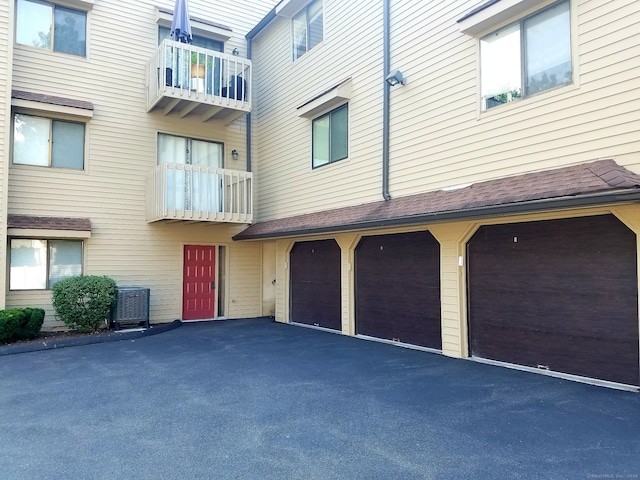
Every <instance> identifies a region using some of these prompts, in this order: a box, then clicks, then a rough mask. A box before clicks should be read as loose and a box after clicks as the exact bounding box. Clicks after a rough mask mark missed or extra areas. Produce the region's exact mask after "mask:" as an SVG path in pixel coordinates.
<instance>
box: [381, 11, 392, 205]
mask: <svg viewBox="0 0 640 480" xmlns="http://www.w3.org/2000/svg"><path fill="white" fill-rule="evenodd" d="M382 9H383V12H382V29H383V42H382V43H383V46H382V49H383V57H384V58H383V70H384V72H383V73H382V84H383V89H384V90H383V92H384V93H383V100H382V198H384V199H385V200H391V195H390V194H389V117H390V115H389V104H390V99H391V85H389V84H388V83H387V81H386V77H387V75H388V74H389V70H390V68H391V67H390V64H391V27H390V24H391V21H390V20H391V0H382Z"/></svg>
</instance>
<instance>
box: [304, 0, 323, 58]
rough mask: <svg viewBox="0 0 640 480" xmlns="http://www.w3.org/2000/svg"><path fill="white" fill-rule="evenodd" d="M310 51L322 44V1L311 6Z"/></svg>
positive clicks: (309, 15)
mask: <svg viewBox="0 0 640 480" xmlns="http://www.w3.org/2000/svg"><path fill="white" fill-rule="evenodd" d="M307 15H308V17H309V50H311V49H312V48H313V47H315V46H316V45H318V44H319V43H320V42H322V30H323V25H322V0H317V1H315V2H313V3H312V4H311V5H309V10H308V13H307Z"/></svg>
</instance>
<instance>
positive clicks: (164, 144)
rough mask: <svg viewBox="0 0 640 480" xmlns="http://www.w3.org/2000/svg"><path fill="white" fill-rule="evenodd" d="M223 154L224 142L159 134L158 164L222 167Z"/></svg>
mask: <svg viewBox="0 0 640 480" xmlns="http://www.w3.org/2000/svg"><path fill="white" fill-rule="evenodd" d="M222 156H223V145H222V143H218V142H210V141H206V140H196V139H194V138H187V137H178V136H176V135H168V134H166V133H159V134H158V165H162V164H163V163H177V164H181V165H196V166H199V167H210V168H222Z"/></svg>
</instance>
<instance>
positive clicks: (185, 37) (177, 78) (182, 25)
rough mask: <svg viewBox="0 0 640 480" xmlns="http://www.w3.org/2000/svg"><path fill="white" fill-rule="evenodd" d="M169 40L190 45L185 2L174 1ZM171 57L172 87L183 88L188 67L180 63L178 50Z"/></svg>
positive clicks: (189, 26)
mask: <svg viewBox="0 0 640 480" xmlns="http://www.w3.org/2000/svg"><path fill="white" fill-rule="evenodd" d="M171 38H172V39H173V40H174V41H176V42H181V43H191V40H192V37H191V21H190V20H189V6H188V5H187V0H176V5H175V8H174V9H173V20H172V21H171ZM172 57H173V59H174V61H175V63H174V64H173V65H172V70H173V72H174V75H173V76H174V78H173V85H174V86H176V87H180V86H182V87H184V85H183V83H184V82H185V81H188V80H187V79H188V73H187V69H188V68H189V67H188V66H187V64H186V62H185V60H182V62H181V61H180V49H177V51H176V54H175V56H173V55H172ZM189 60H190V59H189ZM172 63H173V62H172Z"/></svg>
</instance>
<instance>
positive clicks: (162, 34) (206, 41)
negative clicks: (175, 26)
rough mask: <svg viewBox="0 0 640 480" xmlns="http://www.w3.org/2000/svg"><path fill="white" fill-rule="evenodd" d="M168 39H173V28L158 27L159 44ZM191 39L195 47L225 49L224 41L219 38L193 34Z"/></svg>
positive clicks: (215, 49) (218, 50)
mask: <svg viewBox="0 0 640 480" xmlns="http://www.w3.org/2000/svg"><path fill="white" fill-rule="evenodd" d="M166 39H169V40H173V39H172V38H171V29H170V28H169V27H162V26H160V27H158V45H160V44H161V43H162V41H163V40H166ZM191 40H192V41H191V45H193V46H194V47H201V48H208V49H209V50H214V51H216V52H222V51H223V50H224V43H223V42H221V41H219V40H214V39H212V38H207V37H201V36H200V35H191Z"/></svg>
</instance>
